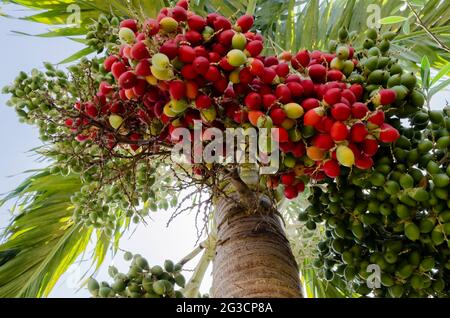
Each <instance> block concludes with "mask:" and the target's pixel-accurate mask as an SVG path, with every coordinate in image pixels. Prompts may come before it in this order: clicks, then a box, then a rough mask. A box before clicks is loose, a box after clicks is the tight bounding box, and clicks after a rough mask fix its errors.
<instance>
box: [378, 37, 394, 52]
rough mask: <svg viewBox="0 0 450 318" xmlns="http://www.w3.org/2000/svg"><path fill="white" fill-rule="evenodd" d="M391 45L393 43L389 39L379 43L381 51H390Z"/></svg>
mask: <svg viewBox="0 0 450 318" xmlns="http://www.w3.org/2000/svg"><path fill="white" fill-rule="evenodd" d="M390 46H391V44H390V43H389V41H387V40H383V41H381V43H380V44H379V48H380V51H381V52H383V53H385V52H387V51H389V48H390Z"/></svg>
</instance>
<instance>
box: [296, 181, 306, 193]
mask: <svg viewBox="0 0 450 318" xmlns="http://www.w3.org/2000/svg"><path fill="white" fill-rule="evenodd" d="M295 187H296V188H297V191H298V192H303V191H305V183H304V182H303V181H299V182H298V183H297V184H296V185H295Z"/></svg>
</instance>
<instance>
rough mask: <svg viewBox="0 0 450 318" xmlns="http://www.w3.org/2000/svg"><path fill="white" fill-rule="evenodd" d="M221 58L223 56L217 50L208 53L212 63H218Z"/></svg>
mask: <svg viewBox="0 0 450 318" xmlns="http://www.w3.org/2000/svg"><path fill="white" fill-rule="evenodd" d="M221 58H222V57H221V56H220V54H219V53H217V52H209V53H208V60H209V61H210V62H211V63H217V62H219V61H220V59H221Z"/></svg>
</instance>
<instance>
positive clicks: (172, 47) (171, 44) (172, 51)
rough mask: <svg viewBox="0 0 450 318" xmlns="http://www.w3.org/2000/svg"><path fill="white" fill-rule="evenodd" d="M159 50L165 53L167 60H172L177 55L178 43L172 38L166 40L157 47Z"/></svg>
mask: <svg viewBox="0 0 450 318" xmlns="http://www.w3.org/2000/svg"><path fill="white" fill-rule="evenodd" d="M159 52H160V53H162V54H165V55H167V57H168V58H169V60H173V59H174V58H176V57H177V55H178V44H177V42H175V41H174V40H169V41H166V42H164V43H163V44H162V45H161V47H160V48H159Z"/></svg>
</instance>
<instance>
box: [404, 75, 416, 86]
mask: <svg viewBox="0 0 450 318" xmlns="http://www.w3.org/2000/svg"><path fill="white" fill-rule="evenodd" d="M401 82H402V85H404V86H406V87H407V88H408V89H413V88H414V87H416V84H417V78H416V76H415V75H414V73H406V74H403V75H402V77H401Z"/></svg>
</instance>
